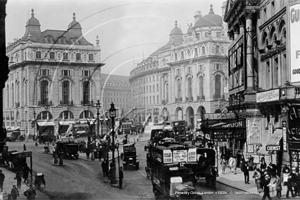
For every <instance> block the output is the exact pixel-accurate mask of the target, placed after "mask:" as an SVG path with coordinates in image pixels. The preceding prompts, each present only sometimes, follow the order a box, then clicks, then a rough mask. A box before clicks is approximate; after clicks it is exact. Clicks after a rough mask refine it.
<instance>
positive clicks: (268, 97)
mask: <svg viewBox="0 0 300 200" xmlns="http://www.w3.org/2000/svg"><path fill="white" fill-rule="evenodd" d="M278 100H279V89H276V90H269V91H266V92H260V93H257V94H256V102H257V103H263V102H270V101H278Z"/></svg>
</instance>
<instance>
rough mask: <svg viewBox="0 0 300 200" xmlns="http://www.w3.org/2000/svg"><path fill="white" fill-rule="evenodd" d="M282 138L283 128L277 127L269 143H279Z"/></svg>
mask: <svg viewBox="0 0 300 200" xmlns="http://www.w3.org/2000/svg"><path fill="white" fill-rule="evenodd" d="M281 138H282V129H279V128H278V129H276V130H275V131H274V133H273V134H272V135H271V137H270V138H269V140H268V142H267V146H268V145H279V141H280V139H281Z"/></svg>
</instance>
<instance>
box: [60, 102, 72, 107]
mask: <svg viewBox="0 0 300 200" xmlns="http://www.w3.org/2000/svg"><path fill="white" fill-rule="evenodd" d="M59 104H60V105H61V106H73V105H74V104H73V101H60V102H59Z"/></svg>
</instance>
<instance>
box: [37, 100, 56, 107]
mask: <svg viewBox="0 0 300 200" xmlns="http://www.w3.org/2000/svg"><path fill="white" fill-rule="evenodd" d="M52 105H53V104H52V101H48V100H47V101H38V106H52Z"/></svg>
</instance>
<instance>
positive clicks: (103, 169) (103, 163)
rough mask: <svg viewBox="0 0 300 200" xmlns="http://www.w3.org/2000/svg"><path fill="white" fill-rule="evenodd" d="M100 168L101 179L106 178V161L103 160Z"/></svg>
mask: <svg viewBox="0 0 300 200" xmlns="http://www.w3.org/2000/svg"><path fill="white" fill-rule="evenodd" d="M101 167H102V173H103V177H106V175H107V174H106V170H105V169H106V167H107V164H106V161H105V160H104V161H103V162H102V163H101Z"/></svg>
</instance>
